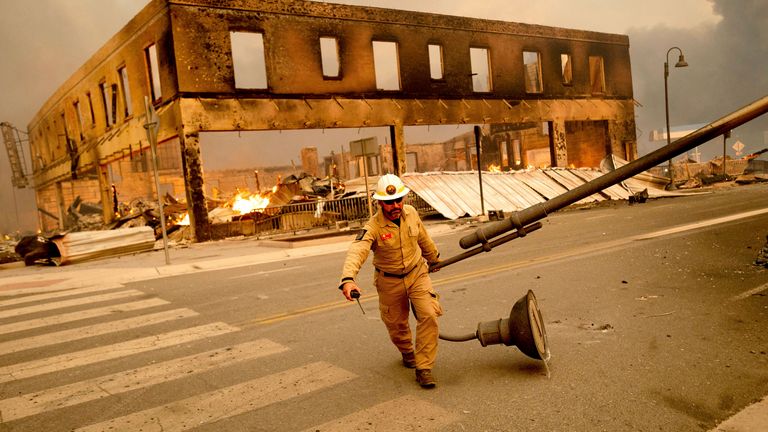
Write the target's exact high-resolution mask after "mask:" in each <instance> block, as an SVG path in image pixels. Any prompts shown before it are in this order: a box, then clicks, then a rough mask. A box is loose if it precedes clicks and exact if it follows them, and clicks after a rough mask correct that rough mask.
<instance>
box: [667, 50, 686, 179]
mask: <svg viewBox="0 0 768 432" xmlns="http://www.w3.org/2000/svg"><path fill="white" fill-rule="evenodd" d="M675 49H676V50H678V51H679V52H680V58H679V59H678V60H677V63H675V67H686V66H688V63H687V62H686V61H685V57H683V50H681V49H680V48H678V47H672V48H670V49H669V50H668V51H667V61H665V62H664V110H665V113H666V116H667V146H669V145H670V144H671V143H672V139H671V138H670V136H669V91H668V87H667V77H669V53H670V52H672V50H675ZM669 189H675V171H674V168H673V167H672V158H669Z"/></svg>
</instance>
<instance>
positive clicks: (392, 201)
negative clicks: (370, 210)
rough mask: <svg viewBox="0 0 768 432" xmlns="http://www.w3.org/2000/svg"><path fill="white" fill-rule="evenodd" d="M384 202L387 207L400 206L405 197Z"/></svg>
mask: <svg viewBox="0 0 768 432" xmlns="http://www.w3.org/2000/svg"><path fill="white" fill-rule="evenodd" d="M383 202H384V204H386V205H392V204H400V203H401V202H403V197H400V198H395V199H391V200H383Z"/></svg>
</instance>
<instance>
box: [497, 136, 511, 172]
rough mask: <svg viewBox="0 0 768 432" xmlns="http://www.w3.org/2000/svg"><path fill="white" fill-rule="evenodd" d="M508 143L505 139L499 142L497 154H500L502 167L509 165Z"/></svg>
mask: <svg viewBox="0 0 768 432" xmlns="http://www.w3.org/2000/svg"><path fill="white" fill-rule="evenodd" d="M508 146H509V144H508V143H507V141H506V140H504V141H501V142H500V143H499V154H500V156H501V166H502V167H508V166H509V148H508Z"/></svg>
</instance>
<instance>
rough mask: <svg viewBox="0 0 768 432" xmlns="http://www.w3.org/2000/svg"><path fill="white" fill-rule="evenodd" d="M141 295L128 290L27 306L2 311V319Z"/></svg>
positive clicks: (0, 313)
mask: <svg viewBox="0 0 768 432" xmlns="http://www.w3.org/2000/svg"><path fill="white" fill-rule="evenodd" d="M140 295H144V293H143V292H141V291H137V290H126V291H118V292H115V293H109V294H100V295H95V296H86V297H81V298H76V299H71V300H62V301H58V302H51V303H44V304H40V305H35V306H27V307H23V308H16V309H8V310H4V311H0V319H3V318H12V317H17V316H21V315H29V314H32V313H37V312H47V311H52V310H56V309H63V308H67V307H72V306H82V305H87V304H90V303H99V302H104V301H110V300H117V299H123V298H126V297H136V296H140Z"/></svg>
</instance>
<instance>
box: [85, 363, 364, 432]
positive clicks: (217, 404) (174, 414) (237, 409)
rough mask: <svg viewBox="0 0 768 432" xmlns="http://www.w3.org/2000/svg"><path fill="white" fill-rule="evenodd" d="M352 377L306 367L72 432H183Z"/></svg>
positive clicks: (326, 368)
mask: <svg viewBox="0 0 768 432" xmlns="http://www.w3.org/2000/svg"><path fill="white" fill-rule="evenodd" d="M355 376H356V375H354V374H353V373H351V372H347V371H345V370H344V369H340V368H337V367H335V366H333V365H331V364H328V363H324V362H317V363H310V364H308V365H306V366H302V367H299V368H295V369H289V370H287V371H284V372H280V373H276V374H272V375H269V376H266V377H263V378H257V379H254V380H251V381H246V382H244V383H241V384H237V385H234V386H231V387H226V388H223V389H220V390H216V391H213V392H210V393H205V394H202V395H198V396H194V397H191V398H187V399H183V400H180V401H177V402H174V403H171V404H167V405H163V406H160V407H156V408H151V409H148V410H145V411H140V412H136V413H133V414H129V415H127V416H124V417H119V418H116V419H112V420H108V421H105V422H102V423H97V424H93V425H89V426H86V427H83V428H80V429H76V431H82V432H89V431H94V432H95V431H105V430H115V431H123V430H142V431H163V432H169V431H183V430H187V429H191V428H194V427H198V426H200V425H201V424H203V423H211V422H215V421H218V420H221V419H224V418H228V417H231V416H234V415H237V414H242V413H245V412H248V411H252V410H255V409H257V408H260V407H265V406H267V405H270V404H274V403H277V402H281V401H285V400H288V399H290V398H294V397H297V396H301V395H303V394H306V393H310V392H312V391H316V390H320V389H323V388H325V387H329V386H332V385H335V384H339V383H342V382H344V381H349V380H351V379H353V378H355Z"/></svg>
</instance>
